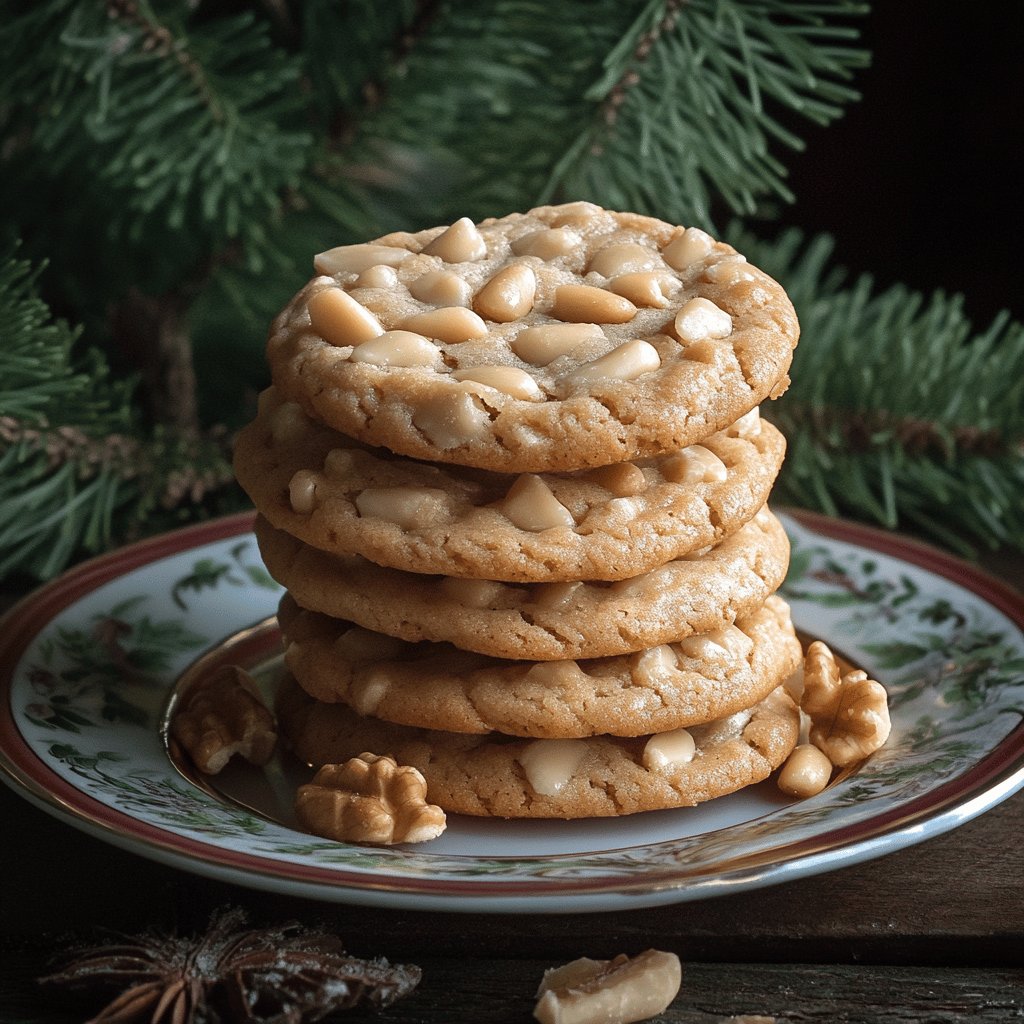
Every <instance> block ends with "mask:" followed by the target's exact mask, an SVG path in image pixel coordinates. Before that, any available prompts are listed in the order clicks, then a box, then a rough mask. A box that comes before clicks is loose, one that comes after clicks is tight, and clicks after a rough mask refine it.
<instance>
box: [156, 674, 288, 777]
mask: <svg viewBox="0 0 1024 1024" xmlns="http://www.w3.org/2000/svg"><path fill="white" fill-rule="evenodd" d="M171 735H172V736H173V737H174V738H175V739H176V740H177V741H178V742H179V743H180V744H181V745H182V746H183V747H184V748H185V750H186V751H187V752H188V755H189V757H191V758H192V761H193V762H194V763H195V765H196V767H197V768H198V769H199V770H200V771H201V772H204V773H205V774H207V775H216V774H217V773H218V772H219V771H221V769H223V768H224V766H225V765H226V764H227V763H228V761H230V760H231V758H232V757H233V756H234V755H235V754H240V755H241V756H242V757H244V758H245V760H247V761H249V762H250V763H251V764H256V765H263V764H266V763H267V762H268V761H269V760H270V757H271V755H272V754H273V753H274V747H275V746H276V745H277V727H276V725H275V723H274V716H273V715H272V714H271V713H270V711H268V710H267V708H266V706H265V705H264V704H263V701H262V700H260V697H259V694H258V691H257V690H256V684H255V683H254V682H253V679H252V676H250V675H249V673H248V672H246V671H244V670H243V669H241V668H240V667H239V666H237V665H225V666H224V667H223V668H221V669H220V670H218V671H217V672H215V673H213V674H212V675H210V676H208V677H207V678H205V679H201V680H199V682H197V683H196V684H195V685H194V686H192V687H191V688H190V689H189V690H188V691H187V692H186V693H185V695H184V697H183V698H182V700H181V703H180V704H179V706H178V709H177V711H176V712H175V714H174V717H173V718H172V720H171Z"/></svg>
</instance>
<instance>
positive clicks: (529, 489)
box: [497, 473, 576, 533]
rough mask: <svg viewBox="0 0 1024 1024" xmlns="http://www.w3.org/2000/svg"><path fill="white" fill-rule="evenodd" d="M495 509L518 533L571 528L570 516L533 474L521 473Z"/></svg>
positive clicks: (572, 522)
mask: <svg viewBox="0 0 1024 1024" xmlns="http://www.w3.org/2000/svg"><path fill="white" fill-rule="evenodd" d="M497 507H498V509H499V510H500V511H501V512H502V513H503V514H504V515H505V516H506V517H507V518H508V519H509V520H511V522H512V525H513V526H518V527H519V529H520V530H529V531H530V532H531V533H540V532H541V530H550V529H552V528H553V527H556V526H569V527H572V526H575V525H576V521H575V520H574V519H573V517H572V513H571V512H570V511H569V510H568V509H567V508H566V507H565V506H564V505H563V504H562V503H561V502H560V501H559V500H558V499H557V498H556V497H555V496H554V494H552V493H551V488H550V487H548V485H547V484H546V483H544V481H543V480H542V479H541V478H540V477H539V476H536V475H535V474H533V473H524V474H523V475H522V476H520V477H519V478H518V479H517V480H516V482H515V483H514V484H513V485H512V486H511V487H510V488H509V491H508V494H506V495H505V497H504V498H503V499H502V500H501V501H500V502H499V503H498V506H497Z"/></svg>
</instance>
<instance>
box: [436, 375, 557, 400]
mask: <svg viewBox="0 0 1024 1024" xmlns="http://www.w3.org/2000/svg"><path fill="white" fill-rule="evenodd" d="M452 376H453V377H454V378H455V379H456V380H462V381H473V382H474V383H476V384H483V385H484V386H485V387H488V388H494V390H495V391H501V392H503V393H504V394H506V395H511V396H512V397H513V398H521V399H523V400H524V401H528V402H535V401H537V400H538V399H541V398H543V397H544V392H543V391H541V389H540V387H539V386H538V384H537V382H536V381H535V380H534V379H533V378H532V377H531V376H530V375H529V374H528V373H527V372H526V371H525V370H520V369H519V368H518V367H515V366H470V367H467V368H466V369H464V370H456V371H455V372H454V373H453V374H452Z"/></svg>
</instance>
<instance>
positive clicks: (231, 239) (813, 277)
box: [0, 0, 1024, 577]
mask: <svg viewBox="0 0 1024 1024" xmlns="http://www.w3.org/2000/svg"><path fill="white" fill-rule="evenodd" d="M863 13H864V6H863V5H862V4H859V3H854V2H849V0H831V2H811V0H685V2H684V0H657V2H654V0H650V2H633V3H622V2H621V0H560V2H559V3H557V4H552V3H550V2H546V3H545V2H538V0H481V2H474V3H468V2H441V0H396V2H394V3H387V4H380V3H375V2H371V0H361V2H356V0H353V2H351V3H346V4H340V3H337V2H336V0H307V2H305V3H297V2H289V0H274V2H266V3H263V4H259V5H252V7H251V9H250V8H247V7H246V5H244V4H241V5H232V6H231V7H230V10H229V11H227V12H226V13H225V12H222V11H221V10H219V9H218V8H216V7H214V6H209V5H195V4H192V3H188V2H186V0H166V2H156V0H107V3H105V4H98V3H95V2H93V0H38V2H34V3H27V2H22V3H16V4H9V5H8V7H7V10H6V16H5V19H4V24H3V25H2V26H0V60H2V62H3V65H4V67H5V68H6V69H7V73H6V74H5V76H4V78H3V81H2V82H0V123H2V126H3V147H2V148H0V175H2V176H3V179H4V181H5V184H6V186H7V187H6V188H5V190H4V194H3V197H2V198H0V203H2V208H3V213H4V224H5V228H4V231H5V232H6V233H7V234H8V235H9V238H8V243H9V244H8V248H7V250H6V254H5V255H3V256H0V524H3V525H0V575H7V574H10V573H13V572H26V573H30V574H32V575H34V576H37V577H47V576H51V575H53V574H55V573H56V572H58V571H59V570H60V569H61V568H62V567H63V566H64V565H66V564H67V563H68V562H69V561H70V560H72V559H73V558H76V557H79V556H81V555H82V554H85V553H88V552H93V551H100V550H103V549H105V548H107V547H110V546H112V545H114V544H116V543H118V542H120V541H122V540H125V539H128V538H130V537H133V536H137V535H140V534H143V533H146V532H151V531H153V530H157V529H161V528H164V527H165V526H167V525H168V524H170V523H174V522H179V521H186V520H188V519H194V518H196V517H199V516H204V515H209V514H212V513H214V512H218V511H222V510H224V509H227V508H231V507H237V506H238V505H239V504H240V503H241V501H242V498H241V496H240V494H239V492H238V491H237V489H235V488H234V487H233V485H232V484H231V478H230V467H229V464H228V447H229V445H228V439H229V433H230V430H231V429H233V428H234V427H235V426H237V425H238V424H239V423H241V422H243V421H244V420H246V419H247V418H248V417H249V416H250V415H251V412H252V402H253V400H254V396H255V393H256V392H257V391H258V389H259V388H261V387H262V386H264V384H265V383H266V371H265V362H264V358H263V353H262V345H263V338H264V336H265V331H266V326H267V323H268V322H269V320H270V318H271V316H272V315H273V314H274V313H275V312H276V310H277V308H279V307H280V306H281V305H282V304H283V302H284V301H285V300H286V299H287V298H288V297H289V296H290V295H291V294H292V293H293V292H294V291H295V290H296V289H297V288H298V287H299V286H300V285H301V284H302V282H303V281H304V280H305V279H306V277H307V276H308V272H309V259H310V254H311V253H312V252H315V251H318V250H320V249H325V248H328V247H330V246H332V245H338V244H342V243H345V242H350V241H358V240H361V239H364V238H368V237H372V236H373V235H375V234H379V233H382V232H384V231H388V230H393V229H396V228H408V229H417V228H421V227H425V226H428V225H430V224H437V223H444V222H449V221H451V220H453V219H455V218H456V217H458V216H462V215H467V214H468V215H469V216H471V217H474V218H481V217H484V216H489V215H500V214H502V213H506V212H509V211H511V210H516V209H526V208H528V207H530V206H532V205H536V204H537V203H539V202H547V201H552V202H558V201H563V200H567V199H576V198H586V199H591V200H593V201H596V202H598V203H601V204H603V205H606V206H609V207H613V208H619V209H632V210H637V211H639V212H644V213H650V214H653V215H655V216H659V217H662V218H664V219H667V220H671V221H674V222H676V223H684V224H697V225H700V226H702V227H705V228H707V229H709V230H716V221H719V222H721V221H722V220H723V219H726V218H728V217H729V216H730V215H734V216H737V217H739V218H742V219H743V220H742V221H740V222H736V223H735V224H733V225H732V226H729V227H728V228H726V229H725V231H724V232H723V231H722V230H721V229H720V228H718V229H717V230H718V231H719V233H720V234H724V235H725V237H727V238H728V239H729V240H730V241H733V242H734V243H735V244H737V247H738V248H740V249H741V250H742V251H746V252H748V253H749V254H750V256H751V258H752V259H753V260H754V262H757V263H759V264H760V265H762V266H764V267H765V269H766V270H768V271H769V272H771V273H773V274H774V275H775V276H777V277H778V278H779V279H780V280H781V281H782V283H783V284H784V285H785V286H786V288H787V289H788V290H789V292H790V294H791V296H792V297H793V300H794V304H795V305H796V307H797V311H798V314H799V315H800V318H801V322H802V327H803V337H802V342H801V345H800V347H799V349H798V350H797V357H796V362H795V365H794V370H793V378H794V385H793V387H792V388H791V389H790V391H789V393H787V395H786V396H785V397H784V398H783V399H782V400H781V401H779V402H777V403H775V404H774V405H772V406H771V407H770V409H769V410H768V412H769V415H770V416H772V417H773V418H774V419H776V420H777V421H778V422H780V424H781V425H782V426H783V428H784V429H785V430H786V432H787V434H788V436H789V439H790V453H789V458H788V461H787V464H786V468H785V471H784V476H783V479H782V481H781V484H780V489H781V493H782V495H783V496H784V497H785V498H787V499H789V500H791V501H793V502H796V503H798V504H802V505H806V506H810V507H814V508H819V509H823V510H826V511H829V512H841V513H845V514H848V515H854V516H858V517H862V518H868V519H871V520H875V521H877V522H880V523H883V524H885V525H887V526H892V527H909V528H914V529H917V530H920V531H923V532H926V533H928V534H930V535H931V536H933V537H935V538H937V539H939V540H940V541H942V542H944V543H946V544H949V545H951V546H953V547H956V548H958V549H960V550H965V549H966V548H968V547H969V546H970V545H971V544H972V543H976V542H977V541H978V540H979V539H981V538H984V539H985V540H987V541H988V542H991V543H997V544H998V543H1011V544H1012V543H1015V544H1017V545H1021V544H1024V528H1022V527H1024V522H1022V520H1024V456H1022V438H1024V424H1022V419H1024V411H1022V410H1024V403H1022V401H1021V397H1022V394H1021V391H1022V387H1024V385H1022V383H1021V382H1022V381H1024V373H1022V370H1024V339H1022V331H1021V327H1020V325H1018V324H1013V323H1009V322H1008V321H1007V320H1006V319H1005V318H999V319H997V321H996V322H995V323H994V324H993V325H992V326H991V327H990V328H989V329H988V330H986V331H984V332H981V333H977V334H976V333H975V332H973V331H972V329H971V327H970V325H969V324H968V323H967V321H966V319H965V317H964V315H963V312H962V308H961V305H960V303H959V300H958V299H956V298H955V297H948V296H944V295H934V296H928V297H926V296H922V295H919V294H914V293H911V292H908V291H907V290H906V289H904V288H901V287H898V286H897V287H892V288H888V289H884V290H879V289H878V288H877V287H875V285H874V284H873V282H872V281H871V280H870V279H869V278H866V277H864V278H860V279H858V280H856V281H853V282H851V283H846V282H844V280H843V278H842V275H841V273H840V272H839V271H838V270H837V269H835V268H833V267H831V265H830V261H831V251H830V242H829V241H828V239H826V238H816V239H811V240H809V241H808V240H805V239H803V238H802V237H801V236H799V235H798V234H797V233H794V232H787V233H784V234H783V235H781V236H780V237H779V238H778V239H777V240H776V241H774V242H771V243H767V242H763V241H758V240H757V239H755V238H753V237H750V236H749V231H748V229H746V228H745V227H744V223H746V224H749V223H752V222H754V221H755V220H756V221H757V222H758V223H763V221H764V220H765V219H766V217H768V216H770V215H772V214H773V213H776V212H777V210H778V208H779V204H780V203H781V202H784V201H787V200H789V199H791V198H792V197H791V196H790V195H789V192H788V190H787V187H786V183H785V178H786V171H785V165H784V162H783V158H784V156H785V153H786V152H787V151H793V150H796V149H799V148H800V147H801V145H802V143H801V140H800V138H799V135H798V129H799V125H800V122H801V120H809V121H811V122H814V123H818V124H827V123H828V122H830V121H831V120H832V119H834V118H835V117H837V116H839V115H840V114H841V112H842V109H843V107H844V105H845V104H846V103H848V102H851V101H852V100H854V99H855V98H856V93H855V91H854V89H853V87H852V85H851V81H852V77H853V75H854V74H855V72H856V70H857V69H858V68H860V67H863V66H864V65H865V64H866V62H867V55H866V54H865V53H864V52H863V50H861V49H859V48H858V46H857V18H858V16H859V15H861V14H863ZM18 238H20V239H21V249H20V251H16V249H15V245H14V242H15V239H18ZM2 242H3V237H2V236H0V243H2ZM44 264H45V269H43V267H44ZM33 267H35V268H36V269H34V270H33V269H32V268H33ZM54 312H57V314H58V315H57V316H55V315H54ZM65 321H70V322H71V323H75V324H78V325H79V326H78V327H76V328H71V327H69V326H67V324H66V323H65Z"/></svg>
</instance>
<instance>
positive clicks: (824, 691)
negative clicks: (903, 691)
mask: <svg viewBox="0 0 1024 1024" xmlns="http://www.w3.org/2000/svg"><path fill="white" fill-rule="evenodd" d="M800 707H801V709H802V710H803V711H805V712H806V713H807V714H808V715H810V716H811V732H810V740H811V742H812V743H813V744H814V745H815V746H816V747H817V748H818V749H819V750H821V751H822V752H823V753H824V754H826V755H827V756H828V759H829V760H830V761H831V762H832V764H834V765H835V766H836V767H837V768H844V767H846V766H847V765H850V764H853V763H854V762H856V761H861V760H863V759H864V758H865V757H867V756H868V755H869V754H871V753H873V752H874V751H876V750H877V749H878V748H879V747H880V746H881V745H882V744H883V743H885V741H886V740H887V739H888V738H889V729H890V722H889V705H888V701H887V698H886V693H885V688H884V687H883V686H882V684H881V683H879V682H876V681H875V680H874V679H868V675H867V673H866V672H862V671H860V670H859V669H858V670H856V671H853V672H847V674H846V675H845V676H840V672H839V665H838V663H837V662H836V659H835V655H834V654H833V653H832V651H831V650H829V648H828V647H827V646H826V645H825V644H823V643H822V642H821V641H820V640H815V641H814V643H812V644H811V646H810V647H808V648H807V655H806V657H805V658H804V692H803V697H802V698H801V701H800Z"/></svg>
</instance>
